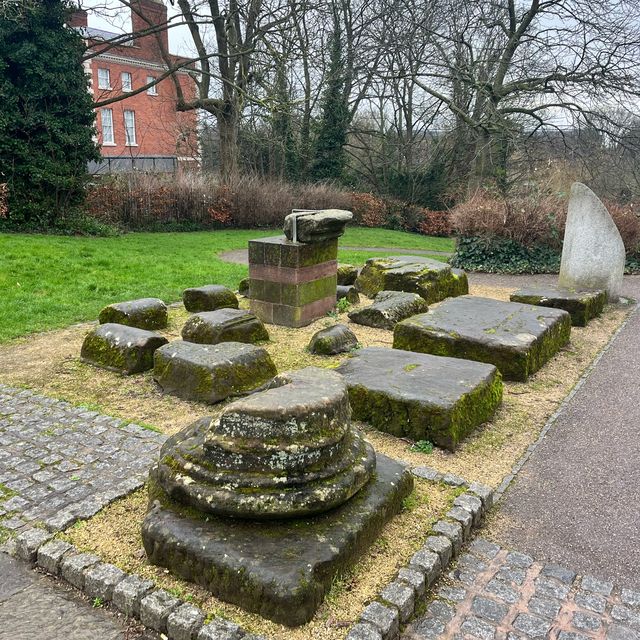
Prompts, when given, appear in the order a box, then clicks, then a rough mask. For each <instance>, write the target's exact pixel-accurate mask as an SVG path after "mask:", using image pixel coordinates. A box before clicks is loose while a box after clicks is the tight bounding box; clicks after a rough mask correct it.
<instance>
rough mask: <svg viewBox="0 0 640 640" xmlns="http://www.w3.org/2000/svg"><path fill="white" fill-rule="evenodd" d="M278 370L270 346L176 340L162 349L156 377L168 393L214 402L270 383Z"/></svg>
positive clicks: (155, 359) (188, 398) (156, 360)
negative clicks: (269, 351) (209, 343)
mask: <svg viewBox="0 0 640 640" xmlns="http://www.w3.org/2000/svg"><path fill="white" fill-rule="evenodd" d="M276 373H277V371H276V367H275V365H274V364H273V361H272V360H271V356H270V355H269V353H268V352H267V350H266V349H264V348H262V347H256V346H254V345H250V344H242V343H239V342H223V343H221V344H216V345H203V344H195V343H192V342H184V341H181V340H176V341H175V342H171V343H170V344H167V345H165V346H164V347H162V348H160V349H158V350H157V351H156V354H155V358H154V368H153V378H154V380H155V381H156V382H157V383H158V384H159V385H160V387H161V388H162V390H163V391H164V392H165V393H170V394H171V395H175V396H178V397H180V398H184V399H186V400H196V401H197V402H206V403H207V404H214V403H216V402H220V401H221V400H225V399H226V398H229V397H230V396H238V395H243V394H245V393H249V392H250V391H253V390H254V389H257V388H258V387H261V386H262V385H264V384H266V383H267V382H268V381H269V380H271V378H273V376H275V375H276Z"/></svg>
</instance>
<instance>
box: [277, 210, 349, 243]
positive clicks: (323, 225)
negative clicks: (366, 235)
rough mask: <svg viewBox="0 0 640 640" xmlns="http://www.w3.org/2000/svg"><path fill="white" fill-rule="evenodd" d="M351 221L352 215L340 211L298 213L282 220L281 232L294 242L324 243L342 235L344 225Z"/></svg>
mask: <svg viewBox="0 0 640 640" xmlns="http://www.w3.org/2000/svg"><path fill="white" fill-rule="evenodd" d="M352 219H353V213H351V211H343V210H342V209H320V210H318V211H304V212H303V211H298V212H294V213H291V214H289V215H288V216H287V217H286V218H285V219H284V227H283V231H284V234H285V236H287V239H288V240H292V241H295V242H304V243H316V242H324V241H325V240H333V239H335V238H339V237H340V236H341V235H343V234H344V228H345V226H346V224H347V223H348V222H350V221H351V220H352Z"/></svg>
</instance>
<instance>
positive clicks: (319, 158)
mask: <svg viewBox="0 0 640 640" xmlns="http://www.w3.org/2000/svg"><path fill="white" fill-rule="evenodd" d="M347 97H348V96H347V95H346V91H345V76H344V61H343V59H342V46H341V42H340V24H339V22H338V20H334V30H333V32H332V34H331V37H330V40H329V69H328V70H327V80H326V89H325V92H324V95H323V99H322V115H321V118H320V122H319V125H318V131H317V136H316V140H315V148H314V154H313V164H312V169H311V171H312V174H313V177H314V178H316V179H317V180H339V179H340V178H341V177H342V173H343V170H344V166H345V160H346V158H345V152H344V145H345V144H346V143H347V129H348V127H349V105H348V104H347Z"/></svg>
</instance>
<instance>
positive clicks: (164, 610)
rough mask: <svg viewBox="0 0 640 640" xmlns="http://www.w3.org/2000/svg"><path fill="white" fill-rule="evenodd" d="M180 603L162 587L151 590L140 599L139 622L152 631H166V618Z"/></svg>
mask: <svg viewBox="0 0 640 640" xmlns="http://www.w3.org/2000/svg"><path fill="white" fill-rule="evenodd" d="M180 604H181V602H180V600H178V598H174V597H173V596H172V595H171V594H170V593H167V592H166V591H165V590H164V589H158V590H157V591H153V592H152V593H150V594H149V595H147V596H145V597H144V598H142V600H141V601H140V622H142V624H143V625H145V626H146V627H150V628H151V629H153V630H154V631H158V632H159V633H166V632H167V620H168V618H169V616H170V615H171V614H172V613H173V612H174V611H175V610H176V609H177V608H178V607H179V606H180Z"/></svg>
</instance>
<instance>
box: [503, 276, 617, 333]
mask: <svg viewBox="0 0 640 640" xmlns="http://www.w3.org/2000/svg"><path fill="white" fill-rule="evenodd" d="M511 301H512V302H523V303H526V304H533V305H536V306H540V307H552V308H554V309H564V310H565V311H567V312H568V313H569V315H570V316H571V324H572V325H573V326H574V327H586V326H587V323H588V322H589V320H591V319H592V318H595V317H596V316H599V315H600V314H601V313H602V311H603V309H604V305H605V304H606V303H607V292H606V291H604V290H602V289H601V290H599V291H575V290H572V289H567V288H564V287H553V286H547V287H526V288H524V289H518V291H516V292H515V293H512V294H511Z"/></svg>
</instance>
